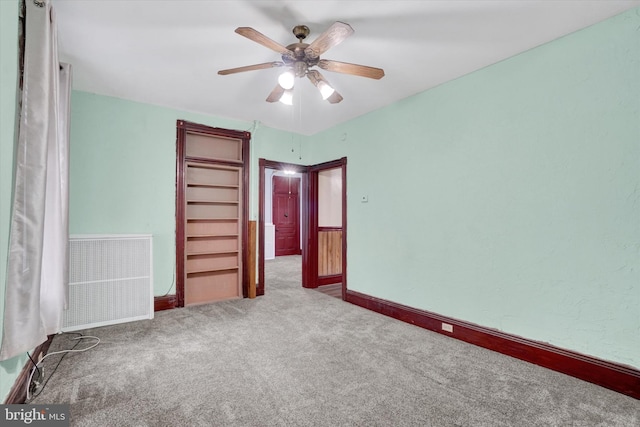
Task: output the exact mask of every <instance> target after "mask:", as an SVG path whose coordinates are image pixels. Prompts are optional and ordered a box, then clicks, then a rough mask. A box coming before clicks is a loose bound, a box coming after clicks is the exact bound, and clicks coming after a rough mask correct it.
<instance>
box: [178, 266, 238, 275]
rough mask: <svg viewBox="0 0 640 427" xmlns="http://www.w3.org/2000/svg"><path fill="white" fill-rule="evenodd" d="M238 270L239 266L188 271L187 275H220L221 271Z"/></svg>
mask: <svg viewBox="0 0 640 427" xmlns="http://www.w3.org/2000/svg"><path fill="white" fill-rule="evenodd" d="M237 269H238V266H237V265H236V266H235V267H221V268H205V269H202V270H192V271H187V274H202V273H218V272H221V271H233V270H237Z"/></svg>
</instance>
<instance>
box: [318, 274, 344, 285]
mask: <svg viewBox="0 0 640 427" xmlns="http://www.w3.org/2000/svg"><path fill="white" fill-rule="evenodd" d="M340 282H342V274H334V275H333V276H322V277H318V286H324V285H334V284H336V283H340Z"/></svg>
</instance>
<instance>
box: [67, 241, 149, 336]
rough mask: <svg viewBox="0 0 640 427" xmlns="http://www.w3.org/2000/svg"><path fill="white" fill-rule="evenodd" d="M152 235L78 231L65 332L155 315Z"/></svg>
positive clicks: (73, 246) (71, 254) (71, 260)
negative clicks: (94, 233)
mask: <svg viewBox="0 0 640 427" xmlns="http://www.w3.org/2000/svg"><path fill="white" fill-rule="evenodd" d="M152 248H153V240H152V236H151V235H150V234H133V235H131V234H128V235H72V236H70V238H69V307H68V309H67V310H65V311H64V319H63V327H62V330H63V331H65V332H68V331H77V330H80V329H87V328H95V327H98V326H105V325H113V324H116V323H124V322H132V321H135V320H142V319H153V256H152Z"/></svg>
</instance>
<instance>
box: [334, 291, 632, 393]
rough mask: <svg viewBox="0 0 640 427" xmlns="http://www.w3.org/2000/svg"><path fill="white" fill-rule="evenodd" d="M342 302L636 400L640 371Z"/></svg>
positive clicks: (456, 324) (402, 310) (414, 313)
mask: <svg viewBox="0 0 640 427" xmlns="http://www.w3.org/2000/svg"><path fill="white" fill-rule="evenodd" d="M346 301H348V302H350V303H352V304H355V305H358V306H360V307H363V308H366V309H369V310H372V311H375V312H377V313H380V314H384V315H385V316H389V317H393V318H394V319H398V320H401V321H403V322H407V323H411V324H413V325H416V326H419V327H421V328H424V329H428V330H430V331H433V332H437V333H439V334H443V335H447V336H450V337H452V338H456V339H459V340H462V341H465V342H468V343H471V344H475V345H477V346H480V347H484V348H487V349H489V350H493V351H497V352H499V353H502V354H505V355H507V356H511V357H515V358H517V359H520V360H524V361H527V362H530V363H534V364H536V365H540V366H543V367H545V368H548V369H552V370H554V371H558V372H562V373H564V374H567V375H571V376H573V377H576V378H579V379H581V380H584V381H588V382H591V383H594V384H597V385H599V386H602V387H605V388H608V389H610V390H614V391H617V392H618V393H622V394H626V395H627V396H631V397H633V398H635V399H640V370H637V369H635V368H632V367H630V366H625V365H621V364H617V363H613V362H608V361H606V360H601V359H597V358H595V357H591V356H586V355H583V354H580V353H576V352H573V351H570V350H565V349H562V348H559V347H555V346H553V345H550V344H546V343H543V342H539V341H533V340H529V339H526V338H521V337H518V336H516V335H510V334H506V333H504V332H500V331H498V330H495V329H490V328H485V327H483V326H479V325H476V324H473V323H469V322H465V321H461V320H457V319H453V318H450V317H446V316H442V315H439V314H436V313H431V312H428V311H424V310H419V309H416V308H412V307H408V306H405V305H402V304H397V303H394V302H391V301H387V300H383V299H380V298H376V297H372V296H369V295H366V294H362V293H359V292H355V291H350V290H347V293H346ZM442 323H447V324H449V325H452V326H453V332H446V331H444V330H443V329H442Z"/></svg>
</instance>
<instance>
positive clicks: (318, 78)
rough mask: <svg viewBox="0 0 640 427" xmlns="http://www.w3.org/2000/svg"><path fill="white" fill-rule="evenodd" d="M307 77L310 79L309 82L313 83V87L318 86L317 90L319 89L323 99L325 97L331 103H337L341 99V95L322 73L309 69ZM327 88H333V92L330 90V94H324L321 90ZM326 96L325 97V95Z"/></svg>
mask: <svg viewBox="0 0 640 427" xmlns="http://www.w3.org/2000/svg"><path fill="white" fill-rule="evenodd" d="M307 78H308V79H309V80H310V81H311V83H313V85H314V86H315V87H317V88H318V90H319V91H320V93H321V94H322V96H323V99H326V100H327V101H329V102H330V103H331V104H337V103H338V102H340V101H342V100H343V98H342V95H340V94H339V93H338V92H337V91H336V90H335V89H334V88H333V86H331V84H329V82H328V81H327V79H325V78H324V76H323V75H322V74H320V72H319V71H316V70H310V71H309V72H308V73H307ZM327 87H328V88H329V89H331V90H333V92H331V94H330V95H329V96H326V95H325V94H324V92H323V90H324V89H326V88H327ZM325 96H326V97H325Z"/></svg>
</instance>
